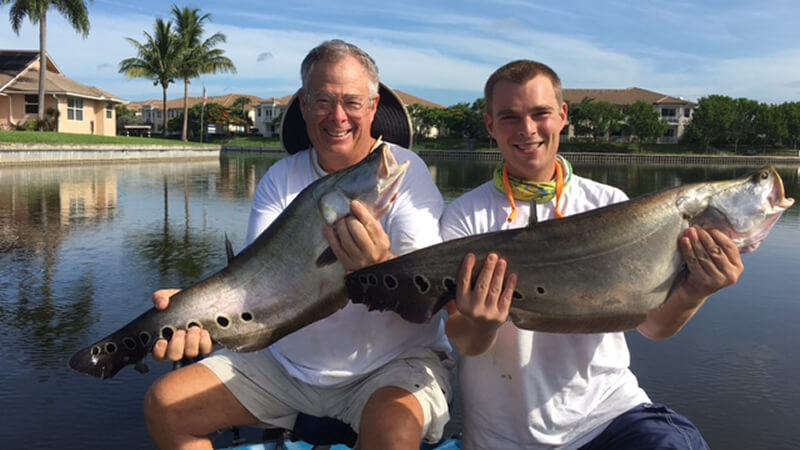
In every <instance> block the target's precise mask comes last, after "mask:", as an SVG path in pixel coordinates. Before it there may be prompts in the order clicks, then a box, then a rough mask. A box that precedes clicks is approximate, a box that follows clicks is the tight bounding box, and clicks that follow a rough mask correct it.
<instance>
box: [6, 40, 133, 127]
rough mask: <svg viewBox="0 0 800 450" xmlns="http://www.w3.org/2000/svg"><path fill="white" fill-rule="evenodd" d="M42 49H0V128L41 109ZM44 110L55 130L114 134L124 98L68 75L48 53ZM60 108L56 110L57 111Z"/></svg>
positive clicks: (20, 120) (30, 118)
mask: <svg viewBox="0 0 800 450" xmlns="http://www.w3.org/2000/svg"><path fill="white" fill-rule="evenodd" d="M39 67H40V65H39V52H38V51H35V50H0V129H5V130H8V129H13V128H15V127H16V126H17V125H19V124H22V123H24V122H26V121H28V120H37V119H38V112H39ZM45 76H46V78H45V80H46V84H45V105H44V106H45V111H49V113H47V115H48V116H49V117H51V118H52V119H54V120H55V127H54V129H55V131H59V132H64V133H80V134H97V135H103V136H114V135H116V134H117V121H116V114H115V112H114V108H115V106H117V105H120V104H123V103H125V101H124V100H122V99H120V98H118V97H116V96H115V95H113V94H110V93H108V92H106V91H104V90H102V89H99V88H96V87H93V86H86V85H84V84H81V83H79V82H77V81H75V80H71V79H69V78H67V76H66V75H64V73H63V72H62V71H61V69H59V68H58V66H57V65H56V64H55V62H54V61H53V60H52V58H51V57H50V56H49V55H48V56H47V73H46V75H45ZM56 112H57V113H56Z"/></svg>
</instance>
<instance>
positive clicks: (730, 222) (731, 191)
mask: <svg viewBox="0 0 800 450" xmlns="http://www.w3.org/2000/svg"><path fill="white" fill-rule="evenodd" d="M711 186H712V187H711V189H709V192H708V199H707V201H708V203H707V205H708V206H707V208H706V209H705V210H704V211H703V212H702V213H701V214H699V215H698V216H697V217H695V219H694V220H693V221H692V223H691V224H692V225H697V226H700V227H703V228H716V229H718V230H720V231H722V232H723V233H725V234H727V235H728V237H730V238H731V240H732V241H733V242H734V243H735V244H736V246H737V247H739V251H740V252H741V253H749V252H752V251H754V250H756V249H757V248H758V246H759V245H760V244H761V242H763V241H764V239H766V237H767V235H768V234H769V232H770V230H771V229H772V227H773V226H774V225H775V223H777V222H778V219H779V218H780V217H781V215H782V214H783V212H784V211H786V209H787V208H789V207H790V206H792V205H793V204H794V199H792V198H787V197H786V193H785V191H784V188H783V180H782V179H781V176H780V175H779V174H778V171H777V170H775V169H774V168H772V167H766V168H763V169H761V170H759V171H757V172H754V173H752V174H749V175H747V176H745V177H744V178H740V179H737V180H731V181H727V182H719V183H712V184H711Z"/></svg>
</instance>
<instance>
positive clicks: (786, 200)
mask: <svg viewBox="0 0 800 450" xmlns="http://www.w3.org/2000/svg"><path fill="white" fill-rule="evenodd" d="M772 175H773V176H774V177H775V183H774V186H773V187H772V191H771V192H770V193H769V196H768V198H767V201H768V202H769V205H770V210H769V211H768V212H767V214H780V213H783V212H784V211H786V210H787V209H789V207H791V206H792V205H794V199H793V198H791V197H787V196H786V191H785V190H784V187H783V179H782V178H781V177H780V175H778V171H777V170H775V169H772Z"/></svg>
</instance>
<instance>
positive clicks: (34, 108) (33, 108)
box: [25, 95, 39, 114]
mask: <svg viewBox="0 0 800 450" xmlns="http://www.w3.org/2000/svg"><path fill="white" fill-rule="evenodd" d="M38 113H39V96H38V95H26V96H25V114H38Z"/></svg>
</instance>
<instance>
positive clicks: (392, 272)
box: [347, 168, 794, 333]
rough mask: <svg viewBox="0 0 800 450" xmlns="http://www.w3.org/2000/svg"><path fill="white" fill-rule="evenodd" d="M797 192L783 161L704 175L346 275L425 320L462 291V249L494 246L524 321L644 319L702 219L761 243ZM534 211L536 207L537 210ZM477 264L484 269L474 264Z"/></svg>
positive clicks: (555, 324) (360, 293) (566, 326)
mask: <svg viewBox="0 0 800 450" xmlns="http://www.w3.org/2000/svg"><path fill="white" fill-rule="evenodd" d="M793 201H794V200H792V199H787V198H785V195H784V190H783V182H782V180H781V178H780V176H779V175H778V173H777V171H775V170H774V169H772V168H765V169H762V170H760V171H759V172H756V173H754V174H751V175H748V176H746V177H744V178H740V179H735V180H728V181H718V182H710V183H697V184H690V185H684V186H679V187H676V188H672V189H667V190H664V191H661V192H658V193H655V194H650V195H647V196H643V197H639V198H636V199H632V200H629V201H626V202H622V203H618V204H614V205H610V206H607V207H603V208H599V209H595V210H592V211H588V212H585V213H582V214H577V215H574V216H569V217H566V218H563V219H556V220H549V221H545V222H541V223H531V224H530V226H528V227H526V228H521V229H514V230H505V231H499V232H491V233H485V234H479V235H474V236H469V237H465V238H462V239H456V240H452V241H448V242H444V243H441V244H438V245H434V246H431V247H427V248H424V249H421V250H418V251H416V252H413V253H409V254H406V255H403V256H400V257H398V258H395V259H392V260H390V261H388V262H385V263H382V264H378V265H375V266H371V267H367V268H364V269H362V270H360V271H356V272H353V273H351V274H350V275H348V277H347V288H348V292H349V294H350V298H351V299H352V301H353V302H354V303H364V304H366V305H367V307H369V308H371V309H379V310H392V311H395V312H397V313H399V314H400V315H401V316H403V317H404V318H405V319H406V320H409V321H412V322H425V321H427V320H429V319H430V317H431V316H432V315H433V314H435V313H436V312H437V311H438V310H439V309H441V307H442V306H444V304H446V303H447V302H448V301H449V300H451V299H453V298H454V297H455V286H456V277H457V275H458V273H459V270H460V267H461V263H462V261H463V258H464V256H465V255H466V254H467V253H469V252H471V253H474V254H475V255H476V256H477V258H478V261H482V260H483V259H485V257H486V255H487V254H488V253H489V252H496V253H498V254H499V255H500V256H501V257H503V258H505V259H506V260H507V261H508V269H507V271H508V273H512V272H513V273H516V274H517V287H516V290H515V292H514V296H513V299H512V303H511V310H510V316H511V320H512V321H513V322H514V324H515V325H517V326H518V327H520V328H524V329H530V330H538V331H546V332H557V333H599V332H611V331H622V330H627V329H631V328H634V327H636V326H637V325H639V324H640V323H641V322H642V321H643V320H644V319H645V318H646V315H647V313H648V312H649V311H650V310H652V309H654V308H658V307H659V306H660V305H661V304H662V303H663V302H664V301H665V300H666V298H667V296H668V294H669V292H670V290H671V289H672V287H673V286H674V285H675V284H676V283H677V282H678V281H679V280H680V277H681V276H683V275H685V273H684V272H685V264H684V262H683V258H682V256H681V254H680V251H679V248H678V241H679V238H680V236H681V235H682V234H683V232H684V230H685V229H686V228H688V227H689V226H693V225H697V226H701V227H704V228H716V229H719V230H721V231H723V232H725V233H726V234H727V235H728V236H729V237H731V239H732V240H733V242H735V243H736V245H737V246H738V247H739V248H740V251H741V252H742V253H746V252H748V251H753V250H755V249H756V248H757V247H758V244H759V243H760V242H761V241H763V239H764V238H765V237H766V236H767V234H768V233H769V230H770V229H771V228H772V226H773V225H774V224H775V222H777V220H778V218H779V217H780V215H781V214H782V213H783V211H784V210H785V209H786V208H788V207H789V206H791V205H792V203H793ZM534 211H535V210H534ZM476 273H477V269H476Z"/></svg>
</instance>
